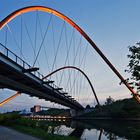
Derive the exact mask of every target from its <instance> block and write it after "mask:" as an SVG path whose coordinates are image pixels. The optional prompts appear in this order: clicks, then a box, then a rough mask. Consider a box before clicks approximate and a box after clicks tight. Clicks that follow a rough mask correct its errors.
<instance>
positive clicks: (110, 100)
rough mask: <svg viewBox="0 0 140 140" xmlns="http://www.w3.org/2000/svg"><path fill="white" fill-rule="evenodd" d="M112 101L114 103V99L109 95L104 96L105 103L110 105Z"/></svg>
mask: <svg viewBox="0 0 140 140" xmlns="http://www.w3.org/2000/svg"><path fill="white" fill-rule="evenodd" d="M112 103H114V99H113V98H112V97H111V96H109V97H108V98H106V102H105V105H111V104H112Z"/></svg>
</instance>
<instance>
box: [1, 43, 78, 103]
mask: <svg viewBox="0 0 140 140" xmlns="http://www.w3.org/2000/svg"><path fill="white" fill-rule="evenodd" d="M0 53H2V54H3V55H5V56H6V57H8V58H9V59H11V60H12V61H14V62H15V63H16V64H18V65H20V66H21V67H23V68H24V69H29V68H32V67H31V66H30V65H29V64H28V63H27V62H25V61H24V60H23V59H21V58H20V57H19V56H17V55H16V54H15V53H14V52H12V51H11V50H9V49H8V48H7V47H6V46H4V45H3V44H2V43H0ZM33 74H34V75H35V76H36V77H38V78H39V79H42V78H43V77H44V76H43V75H42V74H41V73H40V72H38V71H35V72H33ZM50 85H51V87H52V88H54V89H57V88H59V87H58V86H57V85H55V84H54V83H51V84H50ZM58 93H59V94H60V95H62V96H65V95H64V94H63V93H65V92H63V91H62V90H60V91H59V92H58ZM65 97H66V96H65ZM73 101H74V100H73ZM74 102H75V101H74Z"/></svg>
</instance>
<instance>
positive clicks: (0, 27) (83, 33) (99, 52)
mask: <svg viewBox="0 0 140 140" xmlns="http://www.w3.org/2000/svg"><path fill="white" fill-rule="evenodd" d="M36 10H38V11H43V12H47V13H51V14H53V15H55V16H57V17H59V18H61V19H62V20H64V21H66V22H67V23H69V24H70V25H71V26H73V27H74V28H75V29H76V30H77V31H78V32H79V33H80V34H81V35H82V36H83V37H84V38H85V39H86V40H87V41H88V42H89V43H90V45H91V46H92V47H93V48H94V49H95V50H96V52H97V53H98V54H99V55H100V56H101V57H102V59H103V60H104V61H105V62H106V63H107V65H108V66H109V67H110V68H111V69H112V71H113V72H114V73H115V74H116V75H117V76H118V77H119V79H120V80H121V82H122V83H123V84H124V85H125V86H126V87H127V88H128V89H129V90H130V92H131V93H132V94H133V96H134V97H135V99H136V100H137V101H138V102H139V103H140V97H139V95H138V94H137V93H135V91H134V90H133V89H132V88H131V86H130V85H129V84H128V82H127V81H126V80H125V79H124V78H123V76H122V75H121V74H120V73H119V71H118V70H117V69H116V68H115V67H114V66H113V65H112V63H111V62H110V61H109V60H108V59H107V57H106V56H105V55H104V54H103V53H102V52H101V50H100V49H99V48H98V47H97V46H96V44H95V43H94V42H93V41H92V39H91V38H90V37H89V36H88V35H87V34H86V33H85V32H84V31H83V30H82V29H81V28H80V27H79V26H78V25H77V24H76V23H74V22H73V21H72V20H71V19H69V18H68V17H67V16H65V15H63V14H62V13H60V12H58V11H56V10H54V9H51V8H48V7H44V6H30V7H25V8H22V9H19V10H17V11H15V12H13V13H11V14H10V15H9V16H7V17H6V18H5V19H3V20H2V21H1V22H0V29H2V28H3V27H4V26H5V25H6V24H7V23H8V22H10V21H11V20H12V19H14V18H15V17H16V16H18V15H21V14H23V13H27V12H31V11H36Z"/></svg>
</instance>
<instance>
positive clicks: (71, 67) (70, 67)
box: [42, 66, 100, 105]
mask: <svg viewBox="0 0 140 140" xmlns="http://www.w3.org/2000/svg"><path fill="white" fill-rule="evenodd" d="M65 69H74V70H77V71H79V72H80V73H82V74H83V75H84V77H85V78H86V80H87V81H88V83H89V85H90V87H91V90H92V92H93V94H94V96H95V99H96V102H97V104H98V105H100V103H99V100H98V98H97V95H96V92H95V90H94V87H93V85H92V83H91V81H90V79H89V78H88V76H87V75H86V74H85V72H84V71H82V70H81V69H80V68H78V67H75V66H64V67H61V68H58V69H56V70H54V71H53V72H51V73H49V74H48V75H46V76H45V77H43V78H42V80H44V79H47V78H48V77H49V76H51V75H53V74H55V73H57V72H58V71H61V70H65Z"/></svg>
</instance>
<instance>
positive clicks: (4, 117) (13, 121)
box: [0, 113, 78, 140]
mask: <svg viewBox="0 0 140 140" xmlns="http://www.w3.org/2000/svg"><path fill="white" fill-rule="evenodd" d="M0 125H4V126H7V127H10V128H13V129H15V130H17V131H20V132H22V133H25V134H29V135H32V136H35V137H38V138H41V139H43V140H66V139H67V140H78V139H77V138H75V137H70V136H60V135H56V134H50V133H47V132H48V129H49V124H47V123H43V122H41V121H40V122H39V121H35V120H30V119H27V118H21V116H20V115H18V114H17V113H7V114H0ZM54 126H55V125H54Z"/></svg>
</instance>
